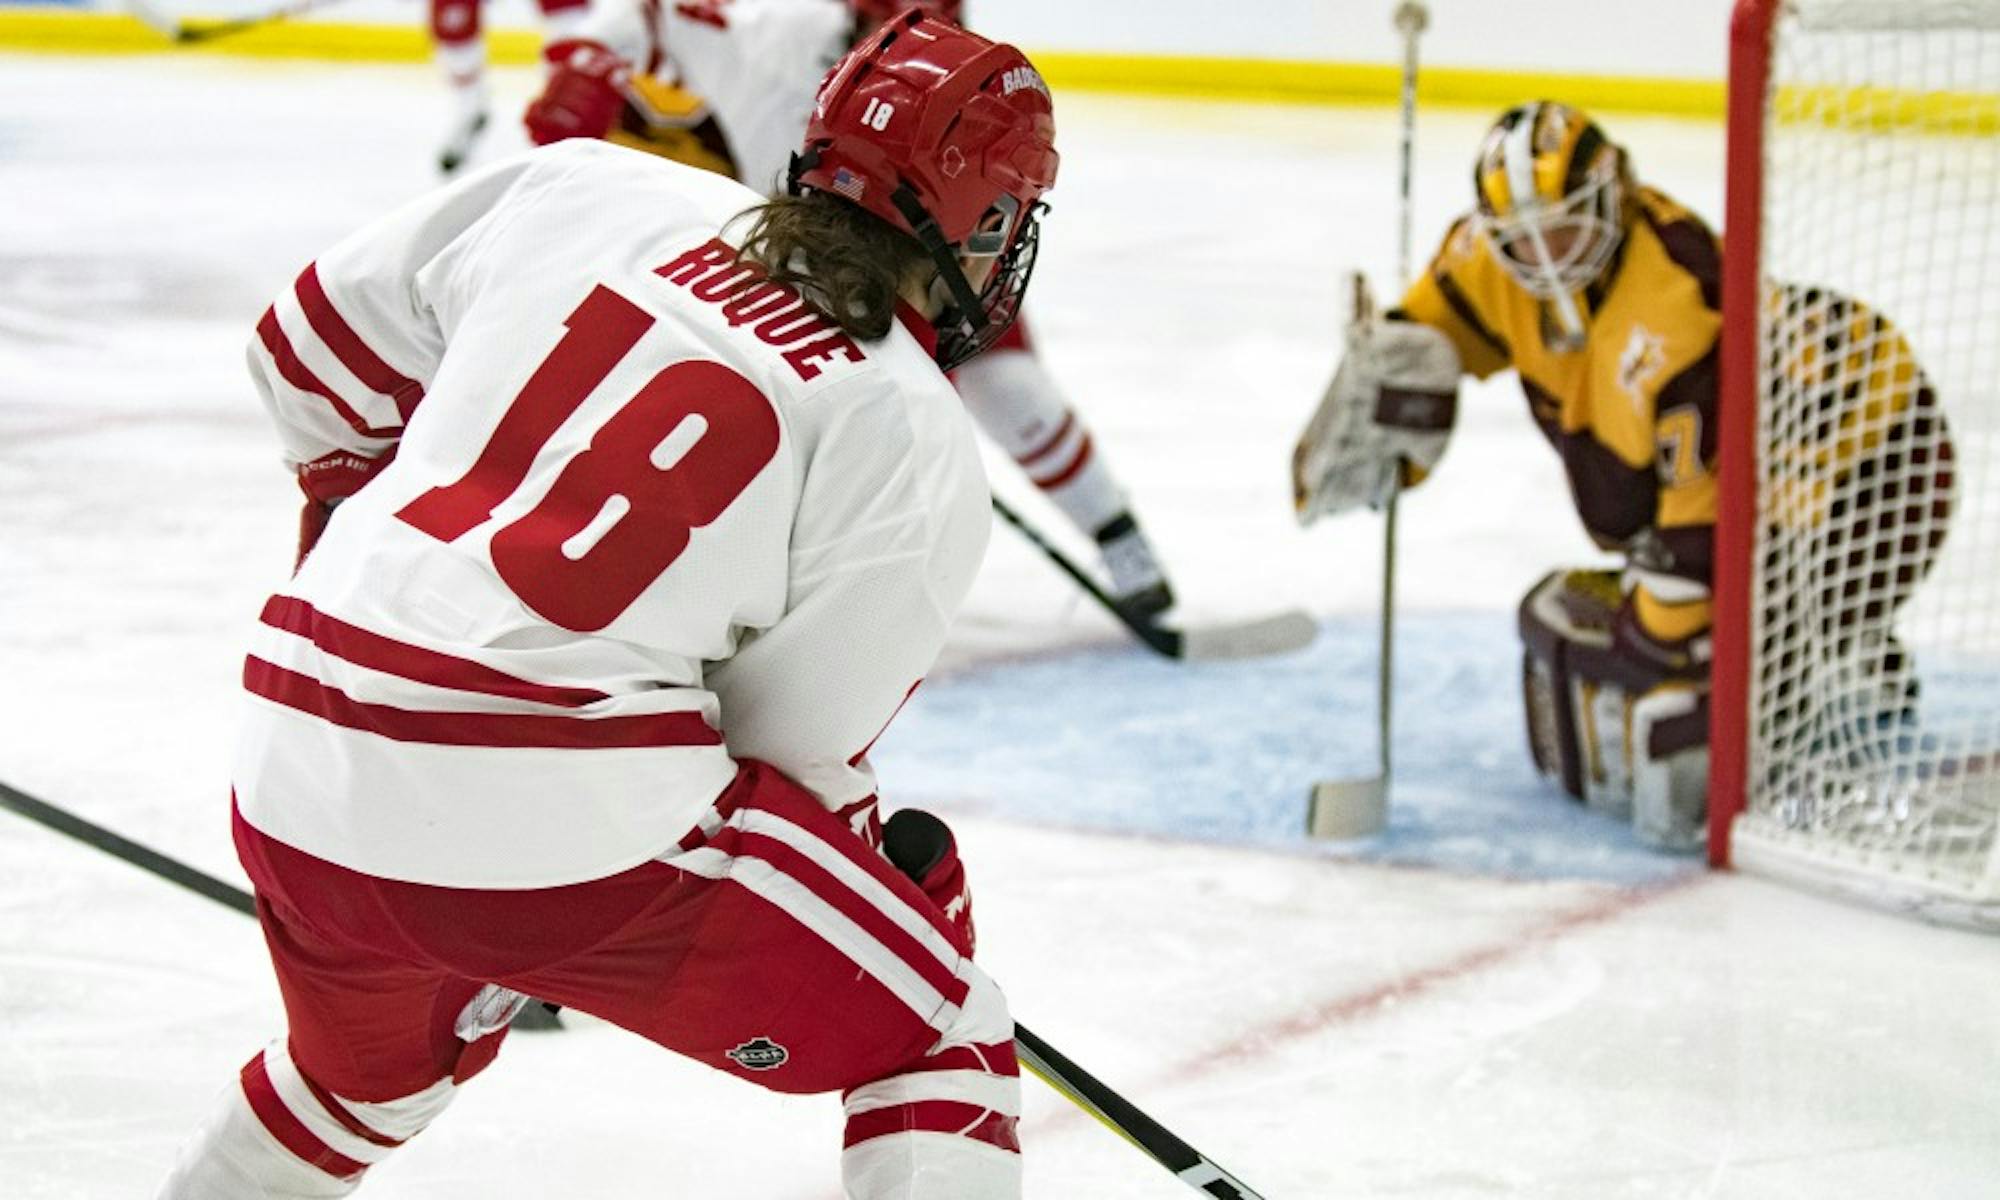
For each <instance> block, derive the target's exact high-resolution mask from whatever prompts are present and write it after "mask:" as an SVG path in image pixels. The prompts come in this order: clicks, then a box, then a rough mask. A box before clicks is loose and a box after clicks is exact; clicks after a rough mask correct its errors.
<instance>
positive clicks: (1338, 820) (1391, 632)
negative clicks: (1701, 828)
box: [1306, 0, 1430, 839]
mask: <svg viewBox="0 0 2000 1200" xmlns="http://www.w3.org/2000/svg"><path fill="white" fill-rule="evenodd" d="M1395 22H1396V32H1398V33H1400V34H1402V35H1403V88H1402V111H1401V114H1400V124H1401V127H1402V137H1401V141H1400V145H1399V147H1398V157H1399V158H1400V160H1401V162H1400V170H1399V171H1398V184H1397V192H1398V198H1397V199H1398V209H1399V211H1398V216H1397V222H1396V224H1397V231H1396V232H1397V238H1398V246H1397V256H1396V278H1397V285H1398V286H1399V287H1405V288H1406V287H1408V286H1409V283H1410V209H1411V204H1410V194H1411V191H1412V185H1411V179H1410V175H1411V160H1412V159H1413V158H1414V157H1415V152H1416V126H1417V38H1418V36H1419V35H1421V34H1422V33H1423V31H1424V28H1425V27H1426V26H1427V25H1429V24H1430V12H1429V10H1427V9H1426V8H1425V7H1424V6H1423V5H1422V4H1421V3H1419V2H1418V0H1403V3H1401V4H1398V5H1397V6H1396V16H1395ZM1365 290H1366V284H1365V282H1364V281H1363V280H1362V279H1361V278H1360V277H1359V276H1357V277H1356V280H1355V300H1354V319H1355V320H1357V321H1359V320H1364V319H1366V316H1367V313H1366V311H1365V310H1366V309H1368V308H1370V307H1372V305H1371V304H1370V303H1369V302H1368V301H1367V299H1366V297H1365ZM1396 470H1397V473H1398V476H1399V478H1398V479H1397V485H1396V486H1395V487H1393V488H1391V489H1390V490H1389V498H1388V500H1387V501H1385V502H1384V503H1383V506H1382V605H1381V615H1382V624H1381V633H1380V639H1379V645H1378V647H1377V651H1376V675H1375V735H1376V753H1377V757H1376V770H1375V774H1374V775H1372V776H1363V777H1361V778H1358V779H1324V780H1321V781H1319V782H1317V783H1315V784H1313V786H1312V793H1311V796H1310V797H1309V799H1308V801H1307V805H1306V832H1307V834H1308V835H1309V836H1311V837H1315V838H1331V839H1348V838H1360V837H1372V836H1373V835H1375V834H1377V833H1380V832H1382V830H1383V828H1384V827H1385V826H1387V825H1388V823H1389V780H1390V777H1391V774H1392V768H1391V761H1390V760H1391V749H1390V747H1391V744H1392V742H1393V738H1394V722H1393V720H1392V716H1391V714H1392V713H1393V712H1394V710H1395V687H1396V682H1395V674H1396V672H1395V652H1396V508H1397V505H1396V501H1397V497H1398V496H1399V495H1400V493H1401V492H1402V490H1403V489H1402V481H1401V479H1400V474H1401V472H1402V465H1401V463H1400V462H1398V464H1397V468H1396Z"/></svg>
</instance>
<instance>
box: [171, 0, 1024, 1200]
mask: <svg viewBox="0 0 2000 1200" xmlns="http://www.w3.org/2000/svg"><path fill="white" fill-rule="evenodd" d="M1053 137H1054V124H1053V118H1052V115H1051V108H1050V104H1049V98H1048V93H1047V90H1046V88H1045V87H1044V86H1043V85H1042V82H1041V79H1040V77H1039V76H1038V75H1037V74H1036V72H1035V70H1034V68H1033V67H1032V66H1031V65H1029V63H1028V62H1027V60H1026V59H1024V58H1023V57H1022V56H1021V55H1020V53H1019V52H1018V51H1016V50H1014V49H1013V48H1012V47H1008V46H999V45H995V44H994V43H991V42H989V41H986V40H985V39H982V38H979V37H976V36H975V35H972V34H969V33H966V32H965V31H963V30H961V29H959V28H958V27H957V26H954V25H950V24H947V23H944V22H939V21H935V20H930V19H927V18H924V17H922V16H921V15H919V14H917V13H910V14H906V15H905V16H903V17H899V18H898V19H897V20H895V21H894V22H892V23H891V24H890V25H888V26H887V27H885V28H884V30H883V31H882V32H881V33H880V34H879V35H878V36H877V37H876V38H874V39H871V40H870V41H868V42H866V43H864V44H863V45H861V46H860V47H858V48H857V49H856V50H855V51H854V52H853V54H851V55H850V56H849V57H848V58H847V59H846V60H844V62H843V64H842V66H841V67H840V69H839V70H838V71H837V72H836V73H835V74H833V75H831V76H830V77H829V78H828V80H827V82H826V84H825V86H824V88H823V90H822V92H821V95H820V100H819V105H818V107H817V109H816V112H815V116H814V118H813V120H812V122H811V125H810V127H809V128H808V129H807V131H806V142H805V147H804V151H803V154H802V158H803V160H804V163H805V166H804V169H803V170H802V172H801V173H800V183H801V185H802V191H801V193H800V194H799V195H797V196H791V197H784V198H780V199H777V200H773V201H769V202H766V201H765V198H764V197H763V196H761V195H759V194H757V193H754V192H752V191H751V190H749V189H747V188H744V187H742V186H741V185H739V184H737V183H734V182H732V181H730V180H727V179H724V178H721V177H719V176H716V175H713V174H708V173H704V172H700V171H697V170H694V169H692V168H688V167H685V166H681V165H677V164H673V163H668V162H665V161H663V160H661V159H659V158H656V157H651V156H648V155H643V154H638V153H634V152H632V151H630V150H627V149H622V148H620V147H616V146H611V145H606V144H603V143H600V142H589V141H577V142H570V143H567V144H564V145H561V146H555V147H549V148H546V149H542V150H538V151H535V152H532V153H530V154H527V155H525V156H522V157H520V158H518V159H515V160H511V161H508V162H504V163H500V164H496V165H494V166H492V167H489V168H487V169H485V170H483V171H480V172H476V173H474V174H472V175H470V176H468V177H467V178H465V179H463V180H461V181H460V182H459V183H457V184H454V185H452V186H451V187H449V188H446V189H444V190H442V191H440V192H438V193H435V194H433V195H430V196H427V197H424V198H423V199H421V200H419V201H417V202H415V203H413V204H412V205H410V206H408V207H406V208H404V209H402V210H400V211H399V212H397V213H395V214H393V215H391V216H390V217H388V218H387V219H385V220H383V221H381V222H379V223H377V224H374V225H372V226H370V227H368V228H366V229H364V230H362V231H361V232H359V233H358V234H356V235H354V236H352V237H351V238H349V239H347V240H346V241H343V242H342V243H340V244H339V245H337V246H335V247H334V248H333V249H331V250H329V251H327V252H326V253H325V254H324V255H322V256H321V257H320V258H319V259H318V261H317V262H315V263H314V264H313V265H311V266H309V267H308V268H307V269H306V270H305V272H304V273H303V274H302V275H300V276H299V278H298V280H297V282H296V284H295V286H294V287H293V288H292V289H290V291H289V292H288V293H287V294H285V295H284V296H282V297H281V298H280V299H279V300H278V301H277V302H276V303H275V304H274V305H273V306H272V308H271V309H270V311H268V312H267V313H266V314H265V316H264V318H263V320H262V321H261V322H260V323H259V325H258V328H257V331H256V336H255V338H254V339H253V341H252V344H251V348H250V361H251V368H252V374H253V376H254V377H255V379H256V382H257V384H258V387H259V389H260V391H261V392H262V394H263V396H264V399H265V401H266V403H267V405H268V407H269V408H270V410H271V412H272V415H273V416H274V418H275V419H276V422H277V425H278V428H279V431H280V434H281V437H282V440H283V443H284V447H285V456H286V458H287V459H288V461H289V462H290V463H291V464H292V465H293V466H294V467H295V468H296V469H297V470H298V472H299V478H300V482H301V486H302V487H303V489H304V490H305V492H306V495H307V498H308V504H307V512H308V519H307V521H306V523H305V526H304V532H305V542H306V544H307V546H308V548H309V549H308V552H307V553H306V554H305V556H304V558H303V561H302V562H301V564H300V567H299V570H298V572H297V574H296V575H295V577H294V578H293V579H292V580H291V582H290V583H289V584H288V585H287V586H286V587H285V588H284V589H283V590H282V591H280V592H279V593H278V594H277V595H275V596H273V597H272V598H271V599H270V601H269V602H268V603H267V605H266V606H265V608H264V611H263V614H262V624H261V627H260V629H259V630H258V635H257V637H256V640H255V643H254V646H253V649H252V651H251V653H250V656H249V658H248V659H247V661H246V664H245V669H244V683H245V687H246V690H247V691H248V692H249V694H250V695H249V704H248V708H247V711H246V714H245V717H244V721H243V733H242V737H241V741H240V748H239V754H238V759H237V766H236V772H235V817H234V820H235V836H236V840H237V847H238V852H239V855H240V856H241V858H242V861H243V864H244V867H245V869H246V871H247V872H248V874H249V876H250V878H251V880H252V881H253V882H254V883H255V885H256V888H257V902H258V910H259V914H260V917H261V920H262V924H263V928H264V932H265V935H266V939H267V942H268V945H269V949H270V954H271V959H272V963H273V966H274V969H275V971H276V973H277V977H278V981H279V984H280V991H281V993H282V996H283V998H284V1002H285V1009H286V1017H287V1024H288V1028H287V1031H286V1033H285V1035H284V1036H283V1037H280V1038H279V1039H277V1040H276V1041H274V1042H272V1043H271V1044H270V1045H269V1046H267V1047H266V1048H265V1049H264V1050H263V1051H262V1052H260V1053H259V1054H257V1055H256V1056H255V1057H254V1058H252V1059H251V1060H250V1062H249V1063H248V1065H246V1066H245V1067H244V1068H243V1071H242V1073H241V1077H240V1079H238V1080H237V1081H236V1082H234V1083H233V1084H232V1085H231V1086H230V1087H229V1088H228V1090H227V1091H226V1093H225V1094H224V1096H223V1097H222V1100H221V1103H220V1106H219V1107H218V1109H217V1110H216V1111H215V1112H214V1114H213V1115H212V1116H211V1118H210V1119H209V1121H208V1123H207V1124H206V1125H205V1126H204V1127H203V1129H202V1130H201V1131H200V1133H199V1134H198V1135H197V1136H196V1138H195V1139H194V1140H193V1141H192V1142H191V1143H190V1145H189V1146H188V1147H187V1148H186V1149H185V1150H184V1152H183V1154H182V1156H181V1158H180V1161H179V1162H178V1164H177V1165H176V1166H175V1167H174V1168H173V1171H172V1173H171V1175H170V1177H169V1179H168V1181H167V1182H166V1184H165V1185H164V1188H163V1190H162V1192H161V1193H160V1194H161V1195H162V1196H163V1197H166V1198H168V1200H243V1198H247V1197H330V1196H341V1195H345V1194H347V1193H348V1192H350V1191H352V1190H353V1189H354V1188H355V1187H357V1186H358V1185H359V1184H360V1182H361V1180H362V1179H363V1178H364V1176H365V1174H366V1172H367V1170H368V1169H369V1167H370V1166H371V1165H372V1164H375V1163H377V1162H380V1161H382V1160H383V1159H384V1158H386V1157H388V1156H389V1155H390V1154H392V1153H393V1152H394V1150H395V1148H396V1147H397V1146H398V1145H400V1144H401V1143H402V1142H404V1141H407V1140H408V1139H409V1138H410V1137H412V1136H414V1135H415V1134H416V1133H418V1132H419V1131H420V1130H422V1129H423V1128H424V1127H425V1126H426V1125H427V1124H428V1123H429V1122H430V1121H431V1120H432V1119H434V1118H435V1117H436V1116H437V1115H438V1113H439V1112H440V1111H441V1110H442V1109H443V1108H444V1107H445V1106H446V1105H447V1104H448V1103H449V1101H450V1100H451V1098H452V1096H453V1095H454V1094H455V1092H456V1091H457V1089H458V1088H459V1087H460V1086H461V1085H463V1084H464V1083H465V1081H466V1080H467V1079H469V1078H470V1077H472V1076H473V1075H474V1074H476V1073H478V1072H479V1071H480V1070H481V1069H482V1068H484V1067H485V1066H486V1065H487V1064H488V1063H489V1062H490V1061H492V1059H493V1058H494V1055H495V1054H496V1052H497V1051H498V1049H499V1046H500V1042H501V1040H502V1038H503V1037H504V1035H505V1032H506V1022H507V1020H508V1019H509V1017H510V1016H511V1014H512V1012H513V1011H514V1010H515V1008H516V1007H517V1006H518V1005H519V1004H520V1003H521V997H522V996H523V995H533V996H537V997H542V998H544V999H546V1000H549V1001H552V1002H555V1003H559V1004H562V1005H565V1006H568V1007H571V1008H575V1009H578V1010H581V1011H584V1012H588V1013H592V1014H595V1015H597V1016H599V1017H601V1018H603V1019H605V1020H608V1021H611V1022H614V1023H616V1024H618V1025H620V1026H623V1027H624V1028H627V1029H630V1030H632V1031H634V1032H636V1033H639V1034H640V1035H642V1036H645V1037H647V1038H650V1039H652V1040H653V1041H656V1042H658V1043H660V1044H662V1045H664V1046H667V1047H668V1048H670V1049H673V1050H675V1051H677V1052H679V1053H681V1054H684V1055H686V1056H688V1057H691V1058H694V1059H697V1060H699V1061H701V1062H704V1063H707V1064H709V1065H710V1066H713V1067H715V1068H717V1069H719V1070H722V1071H725V1072H728V1073H730V1074H733V1075H736V1076H738V1077H740V1078H742V1079H745V1080H748V1081H750V1082H753V1083H757V1084H759V1085H762V1086H764V1087H766V1088H770V1089H774V1090H779V1091H787V1092H829V1091H830V1092H839V1093H841V1095H842V1103H843V1105H844V1108H845V1113H846V1125H845V1130H844V1138H843V1145H844V1149H843V1151H842V1153H841V1161H842V1169H843V1176H844V1180H845V1187H846V1194H847V1195H848V1196H850V1197H854V1198H856V1200H891V1198H894V1200H947V1198H949V1200H1001V1198H1010V1197H1016V1196H1018V1195H1019V1194H1020V1154H1019V1146H1018V1142H1017V1140H1016V1137H1015V1123H1016V1120H1017V1118H1018V1116H1019V1111H1020V1110H1019V1103H1020V1096H1019V1080H1018V1071H1017V1067H1016V1064H1015V1056H1014V1049H1013V1044H1012V1037H1013V1032H1012V1031H1013V1025H1012V1021H1011V1019H1010V1018H1009V1016H1008V1012H1007V1007H1006V1003H1005V1001H1004V1000H1003V998H1002V997H1001V995H1000V993H999V991H998V990H997V989H996V987H995V986H994V984H993V983H992V982H991V981H990V980H989V979H988V978H987V977H986V976H985V975H984V974H983V973H981V971H980V970H979V969H978V968H977V967H976V966H975V965H974V964H973V962H972V961H971V952H972V925H971V911H970V898H969V895H968V894H967V893H966V891H965V887H964V871H963V869H962V866H961V865H960V864H959V862H958V860H957V855H956V850H955V848H953V847H947V848H946V850H945V851H944V852H943V854H942V855H941V857H939V858H937V859H936V860H935V861H934V862H933V863H932V864H931V868H930V869H929V870H928V872H927V873H925V874H924V875H923V877H922V878H921V879H918V880H915V881H912V880H911V879H908V878H905V877H904V876H903V875H902V874H900V873H899V872H898V871H897V870H896V869H895V868H894V867H892V866H891V865H890V863H889V862H888V860H887V859H886V858H884V857H883V855H882V854H881V853H880V852H879V851H878V850H877V849H876V848H875V846H874V845H873V844H871V841H870V840H869V837H868V835H869V833H870V831H871V830H872V829H875V828H877V827H878V826H877V823H876V822H875V820H874V812H875V808H876V799H875V783H874V779H873V776H872V774H871V772H870V769H869V766H868V760H867V751H868V748H869V746H870V744H871V743H872V742H873V741H874V739H875V737H876V736H877V735H878V734H879V732H880V731H881V729H882V728H883V726H884V725H885V724H886V723H887V722H888V721H889V719H890V718H891V717H892V716H893V715H894V713H895V712H896V710H897V708H898V707H899V706H900V705H901V704H902V703H903V701H904V700H905V698H906V697H907V696H908V695H909V693H910V691H911V690H912V689H913V688H914V687H915V686H916V684H917V682H918V680H919V679H920V678H921V677H922V675H923V674H924V672H925V671H926V670H927V669H928V668H929V666H930V664H931V662H932V660H933V658H934V656H935V655H936V654H937V652H938V650H939V648H940V646H941V645H942V643H943V641H944V638H945V634H946V630H947V627H948V625H949V623H950V620H951V617H952V614H953V611H954V610H955V609H956V608H957V607H958V605H959V603H960V601H961V599H962V598H963V596H964V595H965V592H966V590H967V588H968V587H969V586H970V584H971V581H972V579H973V576H974V573H975V571H976V570H977V568H978V565H979V561H980V557H981V555H982V553H983V551H984V547H985V543H986V538H987V534H988V531H989V529H990V527H991V521H990V517H989V516H988V512H987V492H986V485H985V479H984V476H983V474H982V469H981V465H980V460H979V454H978V449H977V445H976V442H975V439H974V434H973V430H972V427H971V424H970V422H969V420H968V419H967V417H966V413H965V409H964V407H963V405H961V404H960V403H959V401H958V398H957V397H956V395H955V394H954V393H953V391H952V389H951V387H950V385H949V383H948V382H947V380H946V378H945V375H944V370H945V369H948V368H950V367H953V366H956V365H958V364H960V363H962V362H964V361H966V360H967V359H968V358H970V357H971V356H972V355H974V354H976V353H978V352H979V351H980V350H981V349H983V348H985V347H986V346H987V345H988V344H990V343H991V342H992V341H993V340H994V339H995V338H996V337H998V336H999V334H1000V333H1001V332H1003V331H1004V329H1005V327H1006V325H1007V323H1008V322H1009V321H1010V320H1011V319H1012V316H1013V313H1014V312H1015V310H1016V308H1017V307H1018V305H1019V302H1020V298H1021V295H1022V292H1023V290H1024V289H1025V287H1026V284H1027V278H1028V274H1029V270H1030V267H1031V266H1032V262H1033V257H1034V248H1035V244H1036V220H1037V212H1038V209H1039V201H1040V197H1041V195H1042V193H1043V191H1044V190H1045V189H1046V188H1047V187H1048V186H1049V185H1050V184H1051V183H1052V182H1053V181H1054V177H1055V170H1056V153H1055V149H1054V143H1053ZM335 502H338V508H337V509H335V508H333V507H332V506H333V505H334V503H335ZM329 513H330V514H331V515H330V518H329ZM687 1136H688V1137H689V1138H690V1139H693V1140H692V1141H691V1142H690V1145H696V1144H698V1139H699V1137H700V1134H699V1132H698V1131H693V1130H690V1131H688V1132H687ZM641 1183H643V1181H635V1184H641ZM550 1190H551V1192H552V1194H560V1193H561V1191H562V1187H561V1181H559V1180H552V1181H550Z"/></svg>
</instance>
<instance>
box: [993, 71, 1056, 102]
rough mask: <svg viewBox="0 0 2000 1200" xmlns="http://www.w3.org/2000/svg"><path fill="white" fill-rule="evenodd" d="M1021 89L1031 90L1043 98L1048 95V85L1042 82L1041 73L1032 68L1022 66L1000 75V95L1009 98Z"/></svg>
mask: <svg viewBox="0 0 2000 1200" xmlns="http://www.w3.org/2000/svg"><path fill="white" fill-rule="evenodd" d="M1022 88H1033V89H1035V90H1036V91H1038V92H1040V93H1041V94H1042V95H1044V96H1046V95H1048V94H1049V85H1048V84H1046V83H1043V82H1042V73H1041V72H1040V71H1037V70H1035V68H1033V67H1030V66H1027V65H1025V64H1024V65H1022V66H1018V67H1011V68H1009V69H1008V70H1007V71H1005V72H1004V73H1002V74H1001V76H1000V94H1001V95H1003V96H1011V95H1013V94H1014V93H1015V92H1018V91H1020V90H1021V89H1022Z"/></svg>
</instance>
